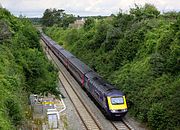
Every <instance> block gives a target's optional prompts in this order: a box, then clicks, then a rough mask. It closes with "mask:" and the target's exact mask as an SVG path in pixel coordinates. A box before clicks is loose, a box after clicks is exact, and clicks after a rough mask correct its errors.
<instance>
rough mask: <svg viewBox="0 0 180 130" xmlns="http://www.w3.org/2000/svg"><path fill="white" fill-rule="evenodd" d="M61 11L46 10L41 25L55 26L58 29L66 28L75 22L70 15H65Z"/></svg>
mask: <svg viewBox="0 0 180 130" xmlns="http://www.w3.org/2000/svg"><path fill="white" fill-rule="evenodd" d="M64 11H65V10H63V9H58V10H57V9H55V8H54V9H46V10H45V12H44V14H43V17H42V24H43V25H45V26H52V25H54V24H57V25H58V26H59V27H65V28H66V27H68V26H69V24H70V23H73V22H74V21H75V17H74V16H73V15H72V14H66V13H65V12H64Z"/></svg>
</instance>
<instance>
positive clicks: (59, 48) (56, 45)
mask: <svg viewBox="0 0 180 130" xmlns="http://www.w3.org/2000/svg"><path fill="white" fill-rule="evenodd" d="M54 46H55V48H56V49H57V50H63V49H64V48H63V47H61V46H60V45H58V44H57V43H56V44H55V45H54Z"/></svg>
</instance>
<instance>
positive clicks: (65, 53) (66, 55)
mask: <svg viewBox="0 0 180 130" xmlns="http://www.w3.org/2000/svg"><path fill="white" fill-rule="evenodd" d="M59 51H60V53H62V54H63V55H64V56H65V57H66V58H67V59H69V58H72V57H75V56H74V55H73V54H71V53H70V52H69V51H66V50H64V49H62V50H59Z"/></svg>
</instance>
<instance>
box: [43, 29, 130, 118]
mask: <svg viewBox="0 0 180 130" xmlns="http://www.w3.org/2000/svg"><path fill="white" fill-rule="evenodd" d="M41 39H42V40H43V41H44V42H45V43H46V45H47V46H48V47H49V48H50V49H51V51H52V52H53V53H54V54H55V55H56V56H57V58H58V59H59V60H60V61H61V63H62V64H63V65H64V66H65V67H66V69H67V70H68V71H69V72H70V73H71V74H72V75H73V77H74V78H75V79H76V80H77V82H78V83H79V84H80V86H81V87H82V88H84V89H85V90H86V91H87V92H88V93H89V94H90V95H91V96H92V97H93V99H95V101H96V102H97V103H98V106H100V108H101V110H103V113H104V114H105V115H106V116H107V117H110V118H113V117H117V118H119V117H120V118H122V117H124V116H125V114H126V113H127V111H128V110H127V103H126V98H125V95H124V94H123V93H122V92H121V91H119V90H118V89H117V88H115V87H114V86H113V85H112V84H110V83H108V82H107V81H105V80H104V79H103V78H102V77H101V76H99V75H98V74H97V73H96V72H95V71H93V70H92V69H91V68H90V67H89V66H87V65H86V64H85V63H83V62H82V61H80V60H79V59H78V58H76V57H75V56H74V55H73V54H71V53H70V52H69V51H67V50H65V49H64V48H63V47H61V46H60V45H58V44H57V43H56V42H54V41H53V40H52V39H51V38H49V37H48V36H46V35H45V34H44V33H42V32H41Z"/></svg>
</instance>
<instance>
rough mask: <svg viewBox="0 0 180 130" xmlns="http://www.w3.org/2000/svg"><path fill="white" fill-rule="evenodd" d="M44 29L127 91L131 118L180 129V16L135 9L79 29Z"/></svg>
mask: <svg viewBox="0 0 180 130" xmlns="http://www.w3.org/2000/svg"><path fill="white" fill-rule="evenodd" d="M45 31H46V33H47V34H48V35H50V36H51V37H52V38H53V39H54V40H56V41H57V42H58V43H60V44H61V45H63V46H64V47H65V48H67V49H68V50H70V51H71V52H72V53H74V54H75V55H76V56H77V57H78V58H80V59H81V60H82V61H84V62H85V63H86V64H88V65H89V66H90V67H92V68H93V69H94V70H96V71H97V72H98V73H99V74H100V75H102V76H103V77H104V78H106V79H107V80H109V81H110V82H111V83H113V84H115V85H116V86H117V87H118V88H119V89H120V90H122V91H123V92H124V93H125V94H126V95H127V99H128V100H129V102H131V104H130V106H129V113H130V114H131V115H133V116H135V117H136V118H138V119H139V120H141V121H143V122H147V124H148V126H149V127H150V128H152V129H180V128H179V126H180V124H179V122H180V119H179V117H180V115H179V113H180V109H179V108H180V106H179V105H180V102H179V101H180V95H179V94H180V92H179V88H180V87H179V84H180V75H179V72H180V70H179V69H180V66H179V65H180V64H179V63H180V62H179V60H180V59H179V55H180V44H179V43H180V13H177V12H169V13H165V14H161V15H160V12H159V11H158V10H157V9H156V7H154V6H153V5H149V4H146V5H145V6H144V7H139V6H137V5H136V7H135V8H132V9H130V13H129V14H125V13H122V12H119V14H117V15H111V17H109V18H105V19H93V18H88V20H87V21H86V23H85V25H84V28H81V29H78V30H72V29H66V30H63V29H61V28H56V27H55V26H53V27H51V28H46V29H45Z"/></svg>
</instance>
